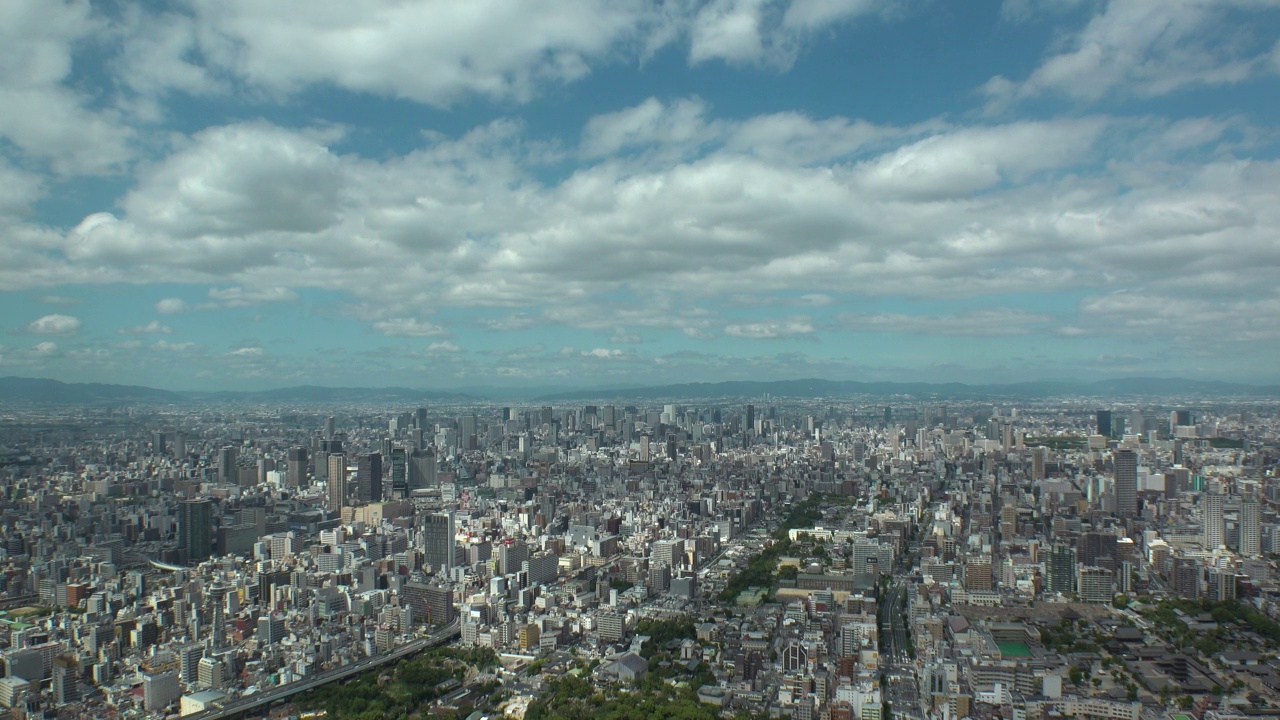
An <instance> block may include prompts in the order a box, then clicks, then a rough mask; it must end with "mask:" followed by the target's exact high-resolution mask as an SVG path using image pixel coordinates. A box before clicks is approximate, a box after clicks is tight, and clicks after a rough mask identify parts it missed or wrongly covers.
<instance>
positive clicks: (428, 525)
mask: <svg viewBox="0 0 1280 720" xmlns="http://www.w3.org/2000/svg"><path fill="white" fill-rule="evenodd" d="M422 530H423V535H424V538H423V551H424V557H423V559H424V560H426V561H427V564H429V565H430V566H431V567H432V569H434V570H435V571H436V572H439V573H442V574H447V573H448V572H449V569H450V568H452V567H453V562H454V552H455V551H454V535H455V534H456V533H455V530H454V526H453V513H447V512H446V513H433V514H431V515H428V516H427V517H426V519H425V520H424V522H423V528H422Z"/></svg>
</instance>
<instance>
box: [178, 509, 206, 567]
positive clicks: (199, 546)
mask: <svg viewBox="0 0 1280 720" xmlns="http://www.w3.org/2000/svg"><path fill="white" fill-rule="evenodd" d="M178 548H179V549H180V550H182V552H183V555H184V556H185V559H186V561H187V562H200V561H201V560H205V559H208V557H209V556H210V555H212V554H213V500H210V499H209V498H197V499H195V500H184V501H182V502H180V503H178Z"/></svg>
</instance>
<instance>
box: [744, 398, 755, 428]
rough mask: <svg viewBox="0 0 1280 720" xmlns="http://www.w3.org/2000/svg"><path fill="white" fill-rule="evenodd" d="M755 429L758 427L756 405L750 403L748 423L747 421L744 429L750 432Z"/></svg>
mask: <svg viewBox="0 0 1280 720" xmlns="http://www.w3.org/2000/svg"><path fill="white" fill-rule="evenodd" d="M755 429H756V406H755V405H748V406H747V423H746V427H744V428H743V430H745V431H747V432H748V433H750V432H753V431H754V430H755Z"/></svg>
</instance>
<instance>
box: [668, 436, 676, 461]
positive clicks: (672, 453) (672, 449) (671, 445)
mask: <svg viewBox="0 0 1280 720" xmlns="http://www.w3.org/2000/svg"><path fill="white" fill-rule="evenodd" d="M667 459H668V460H675V459H676V436H675V434H674V433H671V434H668V435H667Z"/></svg>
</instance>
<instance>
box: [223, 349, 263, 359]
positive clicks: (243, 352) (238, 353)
mask: <svg viewBox="0 0 1280 720" xmlns="http://www.w3.org/2000/svg"><path fill="white" fill-rule="evenodd" d="M227 354H228V355H231V356H232V357H258V356H260V355H262V348H260V347H242V348H236V349H235V350H232V351H231V352H229V353H227Z"/></svg>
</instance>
